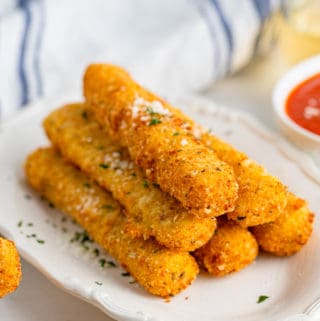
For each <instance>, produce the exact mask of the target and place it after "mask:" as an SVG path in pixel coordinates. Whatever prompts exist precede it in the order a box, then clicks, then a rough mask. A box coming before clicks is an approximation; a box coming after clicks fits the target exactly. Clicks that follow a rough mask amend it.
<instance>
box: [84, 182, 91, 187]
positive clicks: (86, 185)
mask: <svg viewBox="0 0 320 321" xmlns="http://www.w3.org/2000/svg"><path fill="white" fill-rule="evenodd" d="M83 187H85V188H90V187H91V185H90V183H88V182H85V183H83Z"/></svg>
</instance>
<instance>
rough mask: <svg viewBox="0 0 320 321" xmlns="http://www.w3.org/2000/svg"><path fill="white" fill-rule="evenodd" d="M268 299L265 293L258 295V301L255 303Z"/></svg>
mask: <svg viewBox="0 0 320 321" xmlns="http://www.w3.org/2000/svg"><path fill="white" fill-rule="evenodd" d="M267 299H269V297H268V296H267V295H260V296H259V298H258V301H257V303H258V304H259V303H262V302H264V301H265V300H267Z"/></svg>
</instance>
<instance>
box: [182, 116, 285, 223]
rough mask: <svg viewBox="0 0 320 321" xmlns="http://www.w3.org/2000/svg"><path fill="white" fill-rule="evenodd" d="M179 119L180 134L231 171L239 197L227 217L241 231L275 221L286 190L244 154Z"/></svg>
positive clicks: (186, 119) (187, 121)
mask: <svg viewBox="0 0 320 321" xmlns="http://www.w3.org/2000/svg"><path fill="white" fill-rule="evenodd" d="M176 113H179V110H176ZM179 117H180V119H181V120H183V122H181V123H180V124H179V126H180V132H181V131H182V132H187V133H190V134H191V135H193V136H194V137H195V138H197V139H199V140H200V141H201V142H202V143H204V144H205V145H206V146H207V147H209V148H210V149H212V150H214V151H215V153H216V155H217V156H218V157H219V158H220V159H221V160H222V161H224V162H226V163H227V164H228V165H230V166H232V168H233V170H234V173H235V177H236V180H237V182H238V185H239V190H238V196H239V197H238V200H237V202H236V206H235V209H234V211H233V212H230V213H228V217H229V218H230V219H233V220H236V221H237V222H238V223H239V224H240V225H241V226H243V227H249V226H255V225H260V224H264V223H269V222H272V221H274V220H275V219H276V218H277V217H278V216H279V215H280V214H281V212H282V211H283V210H284V208H285V206H286V204H287V194H288V192H287V187H286V186H284V185H283V184H282V183H281V182H280V181H279V179H278V178H276V177H274V176H272V175H270V174H269V173H267V172H266V170H265V169H264V168H263V167H262V166H260V165H259V164H257V163H256V162H254V161H253V160H251V159H250V158H248V156H247V155H246V154H245V153H243V152H241V151H238V150H237V149H235V148H234V147H233V146H231V145H230V144H228V143H227V142H225V141H223V140H222V139H220V138H218V137H216V136H214V135H212V134H210V133H208V130H205V129H204V128H203V127H202V126H200V125H199V124H197V123H195V122H194V121H193V120H192V119H190V118H189V117H187V116H185V115H183V114H182V113H181V112H180V114H179Z"/></svg>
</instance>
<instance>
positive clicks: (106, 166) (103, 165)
mask: <svg viewBox="0 0 320 321" xmlns="http://www.w3.org/2000/svg"><path fill="white" fill-rule="evenodd" d="M99 167H101V168H103V169H107V168H109V165H108V164H99Z"/></svg>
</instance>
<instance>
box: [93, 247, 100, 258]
mask: <svg viewBox="0 0 320 321" xmlns="http://www.w3.org/2000/svg"><path fill="white" fill-rule="evenodd" d="M93 253H94V255H95V256H99V255H100V251H99V249H97V248H95V249H94V250H93Z"/></svg>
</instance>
